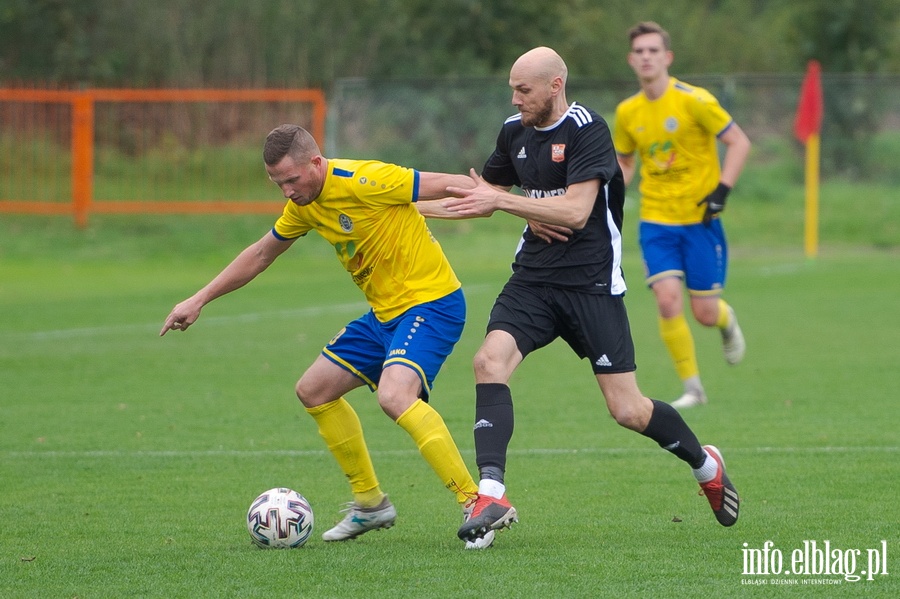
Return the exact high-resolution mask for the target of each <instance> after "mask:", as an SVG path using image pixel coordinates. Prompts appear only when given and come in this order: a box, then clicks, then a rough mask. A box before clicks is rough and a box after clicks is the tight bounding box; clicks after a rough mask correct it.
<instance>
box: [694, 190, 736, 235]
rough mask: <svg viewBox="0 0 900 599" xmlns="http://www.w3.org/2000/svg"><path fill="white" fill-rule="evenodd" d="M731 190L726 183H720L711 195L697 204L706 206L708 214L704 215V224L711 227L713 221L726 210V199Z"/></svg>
mask: <svg viewBox="0 0 900 599" xmlns="http://www.w3.org/2000/svg"><path fill="white" fill-rule="evenodd" d="M729 191H731V188H730V187H728V186H727V185H725V184H724V183H719V184H718V185H716V188H715V189H714V190H713V192H712V193H711V194H709V195H708V196H706V197H705V198H703V199H702V200H700V201H699V202H697V205H698V206H700V205H702V204H706V212H704V213H703V224H704V225H706V226H709V223H711V222H712V219H713V218H714V217H715V216H717V215H718V214H719V213H720V212H722V211H723V210H725V198H727V197H728V192H729Z"/></svg>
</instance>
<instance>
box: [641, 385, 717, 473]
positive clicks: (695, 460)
mask: <svg viewBox="0 0 900 599" xmlns="http://www.w3.org/2000/svg"><path fill="white" fill-rule="evenodd" d="M650 401H652V402H653V413H652V414H650V422H648V423H647V428H645V429H644V430H643V431H641V434H642V435H644V436H645V437H650V438H651V439H653V440H654V441H656V442H657V443H659V446H660V447H662V448H663V449H665V450H666V451H669V452H671V453H673V454H675V455H676V456H677V457H678V458H680V459H682V460H684V461H685V462H687V463H688V464H690V465H691V468H694V469H697V468H699V467H700V466H702V465H703V462H705V461H706V452H705V451H703V448H702V447H700V441H698V440H697V436H696V435H694V432H693V431H692V430H691V429H690V427H689V426H688V425H687V422H685V421H684V418H682V417H681V414H679V413H678V410H676V409H675V408H673V407H672V406H670V405H669V404H667V403H665V402H662V401H657V400H655V399H651V400H650Z"/></svg>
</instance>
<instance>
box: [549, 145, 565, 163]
mask: <svg viewBox="0 0 900 599" xmlns="http://www.w3.org/2000/svg"><path fill="white" fill-rule="evenodd" d="M550 158H551V159H553V162H562V161H563V160H565V159H566V144H553V145H552V146H550Z"/></svg>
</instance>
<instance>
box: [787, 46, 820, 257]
mask: <svg viewBox="0 0 900 599" xmlns="http://www.w3.org/2000/svg"><path fill="white" fill-rule="evenodd" d="M821 71H822V68H821V66H820V65H819V63H818V61H815V60H810V61H809V63H808V64H807V67H806V76H805V77H804V78H803V86H802V87H801V89H800V100H799V102H798V104H797V118H796V120H795V122H794V134H795V135H796V136H797V139H799V140H800V142H801V143H804V144H806V168H805V172H806V203H805V209H806V219H805V222H804V236H803V237H804V242H803V246H804V250H805V253H806V257H807V258H815V257H816V256H817V255H818V251H819V250H818V248H819V162H820V139H819V133H820V131H821V128H822V116H823V113H824V100H823V98H822V81H821Z"/></svg>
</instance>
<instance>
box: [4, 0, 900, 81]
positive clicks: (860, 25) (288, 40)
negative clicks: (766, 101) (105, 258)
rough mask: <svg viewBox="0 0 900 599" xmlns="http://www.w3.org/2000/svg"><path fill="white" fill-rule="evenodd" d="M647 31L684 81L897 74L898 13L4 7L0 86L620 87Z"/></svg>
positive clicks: (794, 8) (570, 4) (526, 1)
mask: <svg viewBox="0 0 900 599" xmlns="http://www.w3.org/2000/svg"><path fill="white" fill-rule="evenodd" d="M640 20H655V21H658V22H659V23H660V24H662V25H663V26H664V27H666V28H667V29H668V30H669V31H670V33H671V34H672V37H673V45H674V50H675V54H676V67H677V72H679V73H717V72H718V73H724V72H761V73H776V72H785V71H787V72H798V71H800V70H802V68H803V66H804V64H805V63H806V60H807V59H808V58H810V57H816V58H818V59H819V60H820V61H822V63H823V65H824V66H825V69H826V71H832V72H874V71H888V72H900V56H898V54H900V42H898V38H900V36H898V32H900V0H833V1H830V2H820V1H817V0H797V1H796V2H790V3H785V2H780V1H775V0H645V1H644V2H641V3H635V2H632V1H631V0H609V1H606V2H602V3H600V2H596V0H556V1H549V2H548V1H547V0H493V1H491V2H485V1H483V0H444V1H442V2H433V1H432V0H329V1H328V2H315V1H297V0H255V1H254V2H246V1H245V0H206V1H205V2H191V1H189V0H154V1H153V2H146V1H144V0H119V1H117V2H109V1H108V0H5V1H4V2H3V3H0V82H2V81H7V82H8V81H15V80H38V81H47V82H56V83H59V84H62V85H89V86H176V87H177V86H191V87H193V86H223V85H224V86H256V87H259V86H293V87H304V86H321V87H328V86H329V84H330V83H331V82H332V81H333V80H334V79H335V78H339V77H356V76H361V77H380V78H411V77H415V78H428V77H447V76H477V75H498V74H505V73H506V72H507V70H508V68H509V65H510V64H511V63H512V61H513V60H514V59H515V57H516V56H518V55H519V54H521V53H522V52H523V51H524V50H527V49H528V48H531V47H534V46H537V45H549V46H552V47H554V48H556V49H557V50H559V51H560V53H561V54H562V55H563V56H564V58H566V60H567V62H568V63H569V67H570V72H571V73H572V74H573V75H576V76H583V77H592V78H610V77H615V78H622V77H630V76H631V73H630V72H629V71H628V67H627V65H626V64H625V60H624V56H625V54H626V52H627V48H628V42H627V39H626V31H627V29H628V28H629V27H630V26H631V25H633V24H634V23H636V22H637V21H640Z"/></svg>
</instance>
